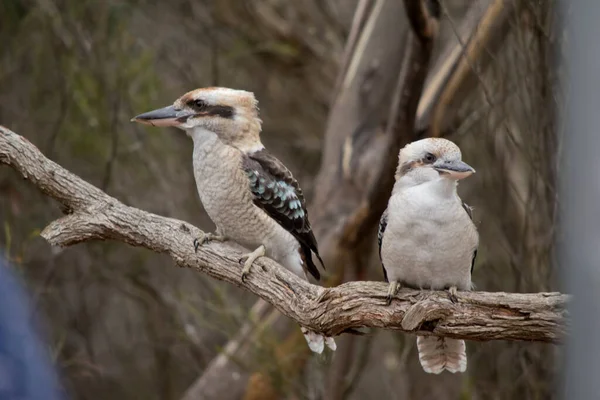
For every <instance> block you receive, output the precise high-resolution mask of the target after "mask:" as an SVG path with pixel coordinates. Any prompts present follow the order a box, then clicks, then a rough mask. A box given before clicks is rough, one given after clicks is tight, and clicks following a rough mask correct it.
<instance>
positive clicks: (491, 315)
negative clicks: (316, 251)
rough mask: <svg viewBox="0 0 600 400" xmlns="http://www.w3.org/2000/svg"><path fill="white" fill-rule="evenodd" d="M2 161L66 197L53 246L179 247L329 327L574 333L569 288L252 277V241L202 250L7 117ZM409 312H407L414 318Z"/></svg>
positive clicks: (175, 225) (551, 338) (269, 266)
mask: <svg viewBox="0 0 600 400" xmlns="http://www.w3.org/2000/svg"><path fill="white" fill-rule="evenodd" d="M0 162H2V163H4V164H7V165H9V166H11V167H12V168H14V169H15V170H16V171H18V172H19V173H20V174H21V175H22V176H23V177H24V178H25V179H28V180H30V181H31V182H32V183H33V184H34V185H36V186H37V187H38V188H39V189H40V190H41V191H42V192H43V193H44V194H46V195H48V196H50V197H52V198H53V199H55V200H57V201H59V202H60V203H61V204H62V206H63V210H64V211H65V212H67V215H66V216H64V217H62V218H60V219H58V220H56V221H53V222H51V223H50V224H49V225H48V226H47V227H46V228H45V229H44V230H43V232H42V234H41V235H42V236H43V237H44V238H45V239H46V240H47V241H48V242H49V243H50V244H52V245H59V246H69V245H73V244H76V243H80V242H85V241H89V240H109V239H110V240H117V241H122V242H125V243H128V244H130V245H133V246H139V247H145V248H147V249H150V250H153V251H155V252H158V253H166V254H168V255H170V256H171V257H172V258H173V260H175V262H176V263H177V264H178V265H180V266H182V267H188V268H194V269H197V270H199V271H202V272H204V273H206V274H208V275H210V276H211V277H213V278H215V279H219V280H223V281H226V282H229V283H232V284H234V285H237V286H240V287H243V288H245V289H247V290H249V291H250V292H252V293H254V294H256V295H257V296H259V297H261V298H262V299H264V300H265V301H267V302H269V303H270V304H272V305H273V306H275V307H276V308H277V309H278V310H279V311H281V312H282V313H283V314H285V315H286V316H288V317H290V318H292V319H293V320H295V321H297V322H298V323H299V324H301V325H303V326H306V327H309V328H311V329H313V330H315V331H318V332H323V333H324V334H326V335H330V336H333V335H338V334H340V333H343V332H345V331H347V330H348V329H356V328H365V327H370V328H382V329H394V330H403V331H407V332H413V333H418V334H419V335H437V336H448V337H453V338H460V339H468V340H532V341H540V342H553V343H556V342H560V340H561V338H562V337H563V336H564V335H565V334H566V323H565V319H566V303H567V300H568V296H566V295H563V294H560V293H533V294H517V293H485V292H470V293H459V294H458V302H457V303H452V302H451V301H450V300H449V298H448V295H447V293H445V292H429V291H424V292H420V291H415V290H402V291H401V292H400V293H399V294H398V296H397V299H396V300H394V301H393V302H392V304H391V305H390V306H389V307H386V306H385V296H386V292H387V286H386V285H385V284H384V283H383V282H348V283H345V284H342V285H340V286H337V287H332V288H323V287H320V286H316V285H312V284H310V283H308V282H306V281H304V280H302V279H300V278H298V277H296V276H295V275H293V274H291V273H290V272H288V271H287V270H285V269H284V268H282V267H280V266H278V265H277V264H276V263H275V262H273V261H271V260H269V259H267V258H261V259H259V261H258V262H257V264H258V265H259V266H260V267H262V269H261V268H255V269H254V270H253V272H254V273H252V274H251V275H250V277H249V278H248V279H247V281H246V282H245V283H244V282H242V281H241V266H240V264H239V262H238V259H239V257H240V256H241V255H242V252H243V250H242V249H241V248H239V247H236V246H234V245H232V244H229V243H211V244H209V245H206V246H203V247H201V248H200V250H199V251H198V253H194V246H193V245H192V242H193V239H194V238H195V237H199V236H201V235H202V231H200V230H199V229H198V228H196V227H194V226H192V225H190V224H188V223H186V222H183V221H179V220H176V219H172V218H165V217H161V216H159V215H156V214H151V213H148V212H145V211H142V210H139V209H137V208H133V207H129V206H126V205H125V204H123V203H121V202H119V201H118V200H117V199H115V198H113V197H111V196H109V195H107V194H106V193H104V192H102V191H101V190H100V189H98V188H96V187H94V186H92V185H90V184H89V183H87V182H85V181H83V180H82V179H81V178H79V177H77V176H76V175H74V174H72V173H71V172H69V171H67V170H65V169H64V168H62V167H61V166H59V165H58V164H56V163H54V162H53V161H51V160H49V159H47V158H46V157H44V155H43V154H42V153H41V152H40V151H39V150H38V149H37V147H35V146H34V145H33V144H31V143H30V142H29V141H28V140H27V139H25V138H24V137H22V136H19V135H17V134H16V133H14V132H12V131H10V130H9V129H7V128H5V127H2V126H0ZM405 317H406V318H405Z"/></svg>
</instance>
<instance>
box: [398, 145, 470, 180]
mask: <svg viewBox="0 0 600 400" xmlns="http://www.w3.org/2000/svg"><path fill="white" fill-rule="evenodd" d="M473 173H475V170H474V169H473V167H471V166H470V165H468V164H466V163H465V162H463V161H462V160H461V153H460V149H459V148H458V146H457V145H455V144H454V143H452V142H451V141H449V140H446V139H441V138H427V139H422V140H418V141H416V142H412V143H409V144H407V145H406V146H404V148H403V149H402V150H400V155H399V162H398V169H397V171H396V180H399V179H405V180H410V181H412V182H413V183H414V184H420V183H425V182H428V181H433V180H438V179H447V180H451V181H455V182H456V181H458V180H460V179H464V178H466V177H468V176H469V175H471V174H473Z"/></svg>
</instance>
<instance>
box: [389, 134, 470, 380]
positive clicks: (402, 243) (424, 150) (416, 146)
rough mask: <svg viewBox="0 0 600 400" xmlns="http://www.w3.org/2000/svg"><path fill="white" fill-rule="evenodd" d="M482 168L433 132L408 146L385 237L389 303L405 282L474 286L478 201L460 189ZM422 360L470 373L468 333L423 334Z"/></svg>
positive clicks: (436, 369)
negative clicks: (474, 205)
mask: <svg viewBox="0 0 600 400" xmlns="http://www.w3.org/2000/svg"><path fill="white" fill-rule="evenodd" d="M474 172H475V170H474V169H473V168H472V167H470V166H469V165H467V164H466V163H464V162H463V161H462V160H461V152H460V149H459V148H458V146H456V145H455V144H454V143H452V142H451V141H449V140H446V139H440V138H429V139H423V140H419V141H416V142H413V143H410V144H408V145H406V146H405V147H404V148H403V149H402V150H400V155H399V163H398V168H397V170H396V174H395V178H396V182H395V184H394V188H393V190H392V196H391V197H390V200H389V202H388V207H387V209H386V210H385V212H384V213H383V215H382V216H381V221H380V223H379V232H378V241H379V256H380V258H381V263H382V264H383V274H384V277H385V279H386V281H387V282H389V283H390V286H389V290H388V304H389V303H390V302H391V301H392V299H393V297H394V295H395V294H396V292H397V290H398V289H399V286H401V285H403V286H407V287H411V288H415V289H431V290H443V289H448V290H449V292H450V293H449V294H450V298H451V299H452V300H453V301H455V300H456V290H457V289H458V290H471V288H472V285H471V273H472V270H473V265H474V263H475V256H476V255H477V247H478V244H479V235H478V233H477V229H476V227H475V224H473V221H472V215H471V208H470V207H469V206H468V205H466V204H465V203H463V202H462V201H461V199H460V197H458V193H457V191H456V188H457V185H458V181H459V180H460V179H463V178H466V177H468V176H469V175H471V174H473V173H474ZM417 348H418V350H419V360H420V361H421V366H422V367H423V369H424V370H425V371H426V372H429V373H434V374H439V373H441V372H442V371H443V370H444V369H445V370H448V371H450V372H453V373H454V372H464V371H465V370H466V368H467V354H466V348H465V342H464V341H463V340H456V339H449V338H442V337H436V336H418V337H417Z"/></svg>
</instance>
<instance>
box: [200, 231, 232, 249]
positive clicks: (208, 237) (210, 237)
mask: <svg viewBox="0 0 600 400" xmlns="http://www.w3.org/2000/svg"><path fill="white" fill-rule="evenodd" d="M225 240H227V238H226V237H225V236H224V235H219V234H214V233H210V232H208V233H205V234H204V235H203V236H202V237H201V238H200V239H198V238H195V239H194V252H196V253H197V252H198V249H199V248H200V246H204V245H205V244H208V243H210V242H224V241H225Z"/></svg>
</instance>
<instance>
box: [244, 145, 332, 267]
mask: <svg viewBox="0 0 600 400" xmlns="http://www.w3.org/2000/svg"><path fill="white" fill-rule="evenodd" d="M242 167H243V168H244V171H246V174H247V175H248V182H249V184H250V190H251V192H252V194H253V196H254V204H255V205H256V206H257V207H259V208H261V209H262V210H263V211H265V212H266V213H267V214H268V215H269V216H270V217H271V218H273V219H274V220H275V221H277V222H278V223H279V225H281V226H282V227H283V228H284V229H286V230H287V231H288V232H290V233H291V234H292V235H293V236H294V237H295V238H296V239H297V240H298V242H299V243H300V247H301V256H302V258H303V260H304V261H305V264H306V268H307V269H308V271H309V272H310V273H311V274H312V275H313V276H314V277H315V278H316V279H319V277H320V274H319V271H318V269H317V268H316V266H315V265H314V263H313V261H312V255H311V251H312V252H314V253H315V255H316V256H317V257H318V258H319V261H321V258H320V257H319V252H318V249H317V241H316V240H315V236H314V234H313V232H312V228H311V226H310V223H309V221H308V213H307V211H306V205H305V202H304V196H303V194H302V189H300V185H298V182H297V181H296V180H295V179H294V177H293V176H292V173H291V172H290V171H289V170H288V169H287V168H286V167H285V166H284V165H283V163H282V162H281V161H279V160H278V159H277V158H275V157H273V156H272V155H270V154H269V153H268V152H267V151H266V150H260V151H257V152H254V153H250V154H246V155H245V157H244V160H243V165H242ZM322 263H323V262H322V261H321V264H322Z"/></svg>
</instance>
